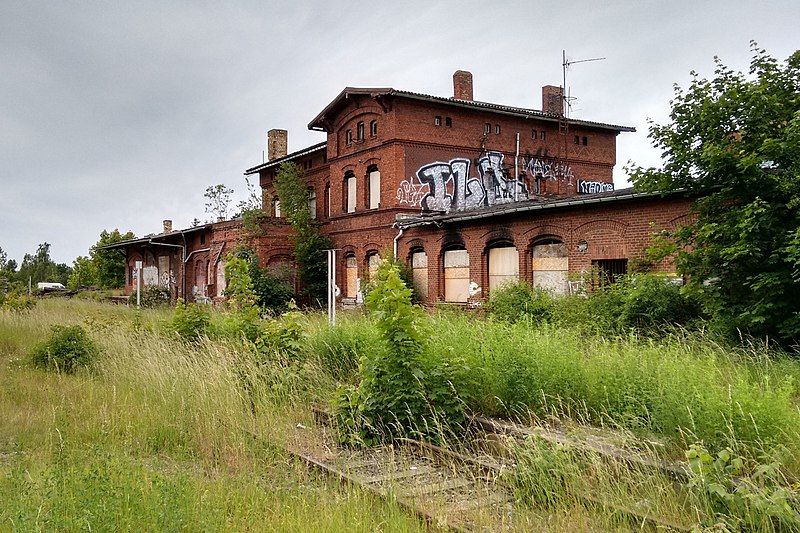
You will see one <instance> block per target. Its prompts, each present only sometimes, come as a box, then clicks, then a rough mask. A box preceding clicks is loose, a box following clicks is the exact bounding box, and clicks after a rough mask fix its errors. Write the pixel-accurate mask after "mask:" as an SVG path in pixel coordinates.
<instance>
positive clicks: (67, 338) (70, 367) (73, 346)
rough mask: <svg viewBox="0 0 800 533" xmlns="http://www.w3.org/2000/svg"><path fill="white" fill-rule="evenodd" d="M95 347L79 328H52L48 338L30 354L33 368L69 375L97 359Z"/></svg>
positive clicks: (97, 351)
mask: <svg viewBox="0 0 800 533" xmlns="http://www.w3.org/2000/svg"><path fill="white" fill-rule="evenodd" d="M98 353H99V349H98V348H97V345H95V343H94V342H93V341H92V340H91V339H90V338H89V337H88V335H86V332H85V331H84V330H83V328H82V327H80V326H53V328H52V332H51V334H50V338H49V339H48V340H46V341H44V342H43V343H41V344H39V345H37V346H36V347H35V348H34V349H33V351H31V354H30V361H31V364H32V365H33V366H36V367H38V368H42V369H45V370H54V371H56V372H64V373H67V374H71V373H73V372H75V371H76V370H77V369H78V368H80V367H87V366H89V365H90V364H91V363H92V361H94V359H95V358H96V357H97V355H98Z"/></svg>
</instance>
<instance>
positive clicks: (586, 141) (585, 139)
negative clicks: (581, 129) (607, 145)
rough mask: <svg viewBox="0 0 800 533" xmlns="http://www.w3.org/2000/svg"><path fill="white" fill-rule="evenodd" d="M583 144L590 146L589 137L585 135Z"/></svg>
mask: <svg viewBox="0 0 800 533" xmlns="http://www.w3.org/2000/svg"><path fill="white" fill-rule="evenodd" d="M583 145H584V146H588V145H589V138H588V137H586V136H585V135H584V136H583Z"/></svg>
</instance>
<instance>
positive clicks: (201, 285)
mask: <svg viewBox="0 0 800 533" xmlns="http://www.w3.org/2000/svg"><path fill="white" fill-rule="evenodd" d="M194 287H195V288H194V289H193V291H192V292H194V293H195V294H196V295H199V296H205V294H206V269H205V264H204V263H203V261H197V262H196V263H195V264H194Z"/></svg>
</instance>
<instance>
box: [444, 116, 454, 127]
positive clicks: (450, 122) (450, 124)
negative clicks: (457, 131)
mask: <svg viewBox="0 0 800 533" xmlns="http://www.w3.org/2000/svg"><path fill="white" fill-rule="evenodd" d="M444 125H445V126H447V127H448V128H452V127H453V119H452V118H450V117H445V119H444Z"/></svg>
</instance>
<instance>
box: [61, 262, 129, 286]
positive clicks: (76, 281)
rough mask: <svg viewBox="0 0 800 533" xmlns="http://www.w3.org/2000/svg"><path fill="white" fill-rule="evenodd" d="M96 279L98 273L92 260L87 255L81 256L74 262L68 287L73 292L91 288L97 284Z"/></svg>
mask: <svg viewBox="0 0 800 533" xmlns="http://www.w3.org/2000/svg"><path fill="white" fill-rule="evenodd" d="M123 268H124V267H123ZM123 276H124V271H123ZM95 278H96V272H95V267H94V262H93V261H92V259H91V258H89V257H86V256H85V255H79V256H78V257H76V258H75V261H73V262H72V274H71V275H70V276H69V279H68V280H67V287H68V288H70V289H72V290H77V289H80V288H81V287H91V286H93V285H95V284H96V281H95Z"/></svg>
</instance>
